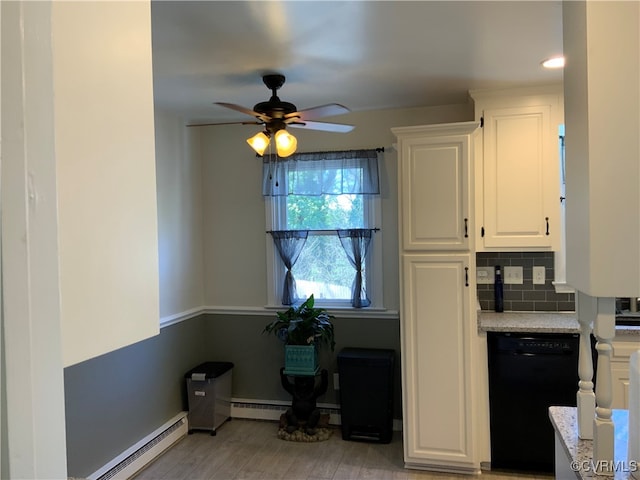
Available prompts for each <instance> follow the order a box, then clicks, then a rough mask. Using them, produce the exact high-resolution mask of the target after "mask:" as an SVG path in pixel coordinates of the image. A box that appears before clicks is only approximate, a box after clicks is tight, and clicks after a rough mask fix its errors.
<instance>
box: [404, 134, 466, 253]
mask: <svg viewBox="0 0 640 480" xmlns="http://www.w3.org/2000/svg"><path fill="white" fill-rule="evenodd" d="M477 130H478V124H477V123H476V122H463V123H455V124H440V125H426V126H418V127H400V128H393V129H392V131H393V133H394V134H395V135H396V136H397V138H398V152H399V157H398V158H399V170H400V171H399V178H400V216H401V218H400V220H401V222H400V223H401V228H402V245H401V248H402V249H403V250H469V248H470V243H469V239H470V237H471V235H472V231H473V230H472V228H473V227H472V225H471V217H470V210H471V207H470V197H471V194H470V192H471V190H470V182H469V178H470V175H469V171H470V167H471V158H472V148H473V145H472V141H471V140H472V136H473V135H474V133H475V132H476V131H477Z"/></svg>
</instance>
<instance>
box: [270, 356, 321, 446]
mask: <svg viewBox="0 0 640 480" xmlns="http://www.w3.org/2000/svg"><path fill="white" fill-rule="evenodd" d="M290 377H291V378H293V382H291V380H290ZM318 377H319V381H318ZM280 381H281V382H282V387H283V388H284V389H285V390H286V391H287V392H289V393H290V394H291V396H292V397H293V398H292V401H291V408H289V409H287V411H286V412H285V413H284V414H283V416H284V419H286V426H285V429H286V430H287V432H289V433H291V432H293V431H295V430H297V429H298V428H303V429H304V431H305V433H307V434H308V435H314V434H315V432H316V428H317V427H318V423H319V421H320V410H319V409H318V408H317V405H316V400H317V398H318V397H320V396H321V395H324V394H325V393H326V391H327V387H328V385H329V372H327V370H326V369H322V370H321V371H320V372H319V373H318V374H316V375H287V374H286V373H284V368H281V369H280Z"/></svg>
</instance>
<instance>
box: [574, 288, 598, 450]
mask: <svg viewBox="0 0 640 480" xmlns="http://www.w3.org/2000/svg"><path fill="white" fill-rule="evenodd" d="M576 306H577V312H578V322H579V323H580V352H579V355H578V377H579V381H578V393H577V397H576V405H577V406H578V437H579V438H581V439H583V440H592V439H593V420H594V418H595V415H596V395H595V393H594V391H593V357H592V355H591V327H592V325H593V322H594V321H595V319H596V312H597V306H598V302H597V299H596V298H594V297H590V296H588V295H585V294H584V293H582V292H579V291H578V292H577V295H576Z"/></svg>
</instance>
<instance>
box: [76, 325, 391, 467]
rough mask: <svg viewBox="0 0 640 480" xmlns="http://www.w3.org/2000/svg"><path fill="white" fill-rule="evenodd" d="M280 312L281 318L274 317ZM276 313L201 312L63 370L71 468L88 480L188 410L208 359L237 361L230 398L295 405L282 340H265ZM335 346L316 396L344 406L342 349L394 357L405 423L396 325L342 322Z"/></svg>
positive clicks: (325, 363)
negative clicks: (199, 368)
mask: <svg viewBox="0 0 640 480" xmlns="http://www.w3.org/2000/svg"><path fill="white" fill-rule="evenodd" d="M274 315H275V313H274ZM272 319H273V316H267V315H265V316H260V315H213V314H210V315H202V316H200V317H197V318H194V319H191V320H187V321H184V322H181V323H179V324H176V325H173V326H170V327H166V328H163V329H162V330H161V332H160V335H158V336H156V337H153V338H150V339H148V340H144V341H142V342H139V343H136V344H134V345H131V346H128V347H125V348H122V349H120V350H116V351H115V352H111V353H108V354H105V355H102V356H100V357H97V358H94V359H91V360H88V361H86V362H83V363H80V364H78V365H73V366H71V367H68V368H66V369H65V372H64V380H65V403H66V405H65V406H66V423H67V468H68V473H69V476H70V477H80V478H84V477H86V476H87V475H90V474H91V473H93V472H95V471H96V470H98V469H99V468H100V467H102V466H103V465H105V464H106V463H107V462H109V461H110V460H112V459H113V458H115V457H116V456H117V455H119V454H120V453H122V452H123V451H124V450H125V449H127V448H129V447H130V446H131V445H133V444H135V443H136V442H138V441H139V440H140V439H141V438H143V437H145V436H146V435H148V434H149V433H151V432H152V431H153V430H155V429H156V428H158V427H159V426H160V425H162V424H163V423H164V422H166V421H167V420H169V419H170V418H172V417H173V416H175V415H176V414H178V413H179V412H181V411H184V410H187V408H188V406H187V398H186V389H185V382H184V374H185V372H187V371H188V370H190V369H191V368H193V367H195V366H196V365H198V364H200V363H202V362H205V361H230V362H233V363H234V369H233V385H232V395H233V397H235V398H247V399H258V400H290V399H291V398H290V396H289V395H288V394H287V393H286V392H285V391H284V389H283V388H282V386H281V385H280V377H279V371H280V367H281V366H282V362H283V359H284V348H283V345H282V343H280V341H279V340H277V339H276V338H275V337H274V336H268V335H263V334H262V330H263V328H264V326H265V325H266V324H267V323H269V322H270V321H271V320H272ZM334 325H335V332H336V343H337V345H336V349H335V351H334V352H328V351H327V352H323V353H322V355H321V358H320V360H321V364H322V367H323V368H327V369H328V370H329V373H330V382H329V384H330V385H329V389H328V391H327V393H326V394H325V395H324V396H323V397H321V398H319V399H318V402H323V403H325V402H326V403H339V397H338V392H336V391H335V390H334V389H333V381H332V376H331V374H333V373H334V372H337V371H338V368H337V355H338V353H339V352H340V350H341V349H342V348H344V347H362V348H385V349H393V350H395V352H396V369H395V389H394V400H395V402H394V403H395V405H394V417H395V418H401V412H402V405H401V400H402V395H401V389H400V385H401V380H400V356H399V355H400V326H399V322H398V320H397V319H396V320H389V319H355V318H343V319H341V318H336V319H335V320H334Z"/></svg>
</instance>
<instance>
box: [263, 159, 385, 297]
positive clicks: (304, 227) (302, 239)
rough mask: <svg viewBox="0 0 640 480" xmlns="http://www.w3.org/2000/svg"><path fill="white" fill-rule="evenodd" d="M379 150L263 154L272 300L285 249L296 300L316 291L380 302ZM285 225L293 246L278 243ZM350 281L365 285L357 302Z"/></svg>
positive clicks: (281, 278)
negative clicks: (282, 155) (293, 237)
mask: <svg viewBox="0 0 640 480" xmlns="http://www.w3.org/2000/svg"><path fill="white" fill-rule="evenodd" d="M377 155H378V154H377V152H376V151H374V150H357V151H347V152H324V153H302V154H295V155H293V156H291V157H289V158H287V159H284V160H283V159H279V158H274V157H265V160H264V181H263V193H264V194H265V201H266V216H267V228H268V230H269V231H271V232H273V233H272V235H271V236H269V237H268V238H267V258H268V272H269V273H268V281H269V296H270V298H269V303H270V304H272V305H281V304H283V303H286V302H285V301H284V295H283V294H284V292H285V290H287V288H288V287H287V284H286V278H287V275H288V267H287V266H286V265H285V262H284V261H283V258H282V254H283V252H282V251H280V250H282V249H285V250H286V251H287V255H289V256H291V255H293V257H294V258H290V260H292V262H291V263H292V266H291V268H290V270H291V272H290V273H291V274H292V276H293V279H294V281H295V290H296V293H297V295H296V300H299V299H303V298H307V297H308V296H309V295H311V294H313V295H314V298H315V300H316V302H317V303H318V304H321V305H323V306H334V307H351V306H357V307H359V306H370V307H381V297H382V280H381V271H382V267H381V264H382V254H381V236H380V232H379V231H378V230H377V228H378V226H379V225H380V198H379V195H378V166H377ZM283 232H295V236H296V240H293V239H291V238H288V240H287V241H288V242H296V243H297V244H298V246H297V247H294V246H293V245H292V244H289V245H288V246H287V247H284V246H283V244H282V243H280V244H278V243H279V242H282V241H283V235H284V233H283ZM277 235H279V238H276V236H277ZM290 236H291V235H290ZM290 236H289V237H290ZM270 237H273V238H270ZM296 248H299V251H297V249H296ZM285 256H286V255H285ZM360 257H362V258H360ZM356 265H361V269H360V271H361V276H357V268H356ZM354 289H355V290H357V291H360V292H362V294H361V295H360V297H359V298H360V299H361V303H357V302H356V303H354V298H355V295H356V294H355V293H354Z"/></svg>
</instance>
